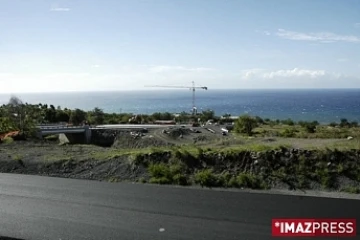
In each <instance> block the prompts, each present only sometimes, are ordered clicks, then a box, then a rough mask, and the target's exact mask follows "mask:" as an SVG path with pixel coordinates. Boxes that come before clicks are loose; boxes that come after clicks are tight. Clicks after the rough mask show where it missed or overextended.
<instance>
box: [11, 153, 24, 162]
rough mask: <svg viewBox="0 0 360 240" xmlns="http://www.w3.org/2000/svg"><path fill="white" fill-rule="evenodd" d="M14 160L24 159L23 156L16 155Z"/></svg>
mask: <svg viewBox="0 0 360 240" xmlns="http://www.w3.org/2000/svg"><path fill="white" fill-rule="evenodd" d="M12 159H13V160H14V161H21V160H22V159H23V156H22V155H20V154H16V155H14V156H12Z"/></svg>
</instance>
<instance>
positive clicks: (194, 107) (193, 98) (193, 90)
mask: <svg viewBox="0 0 360 240" xmlns="http://www.w3.org/2000/svg"><path fill="white" fill-rule="evenodd" d="M145 87H159V88H188V89H190V90H191V91H192V114H196V112H197V108H196V105H195V99H196V96H195V90H196V89H204V90H208V88H207V87H204V86H203V87H196V86H195V82H194V81H192V86H161V85H148V86H145Z"/></svg>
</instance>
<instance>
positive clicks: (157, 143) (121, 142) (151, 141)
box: [112, 133, 172, 149]
mask: <svg viewBox="0 0 360 240" xmlns="http://www.w3.org/2000/svg"><path fill="white" fill-rule="evenodd" d="M162 146H172V144H170V143H166V142H164V141H161V140H159V139H156V138H153V137H150V136H143V137H140V136H131V135H130V134H129V133H121V134H118V135H117V137H116V139H115V141H114V143H113V145H112V147H113V148H123V149H129V148H130V149H131V148H148V147H162Z"/></svg>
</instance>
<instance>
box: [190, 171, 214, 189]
mask: <svg viewBox="0 0 360 240" xmlns="http://www.w3.org/2000/svg"><path fill="white" fill-rule="evenodd" d="M195 183H197V184H200V186H201V187H204V186H205V187H215V186H217V185H218V181H217V177H216V175H215V174H214V173H213V171H212V170H211V169H204V170H201V171H199V172H197V173H196V174H195Z"/></svg>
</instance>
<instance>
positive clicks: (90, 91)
mask: <svg viewBox="0 0 360 240" xmlns="http://www.w3.org/2000/svg"><path fill="white" fill-rule="evenodd" d="M190 88H191V87H189V89H190ZM185 89H186V88H185ZM209 90H210V91H211V90H215V91H237V90H247V91H249V90H250V91H279V90H281V91H283V90H360V87H359V88H350V87H349V88H306V87H304V88H209V89H208V91H209ZM151 91H152V92H158V91H184V89H168V88H167V89H165V88H163V89H162V88H158V89H146V90H145V89H126V90H84V91H81V90H68V91H66V90H65V91H56V92H55V91H54V92H52V91H48V92H11V93H5V92H0V95H16V94H40V93H41V94H54V93H101V92H103V93H105V92H151Z"/></svg>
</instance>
